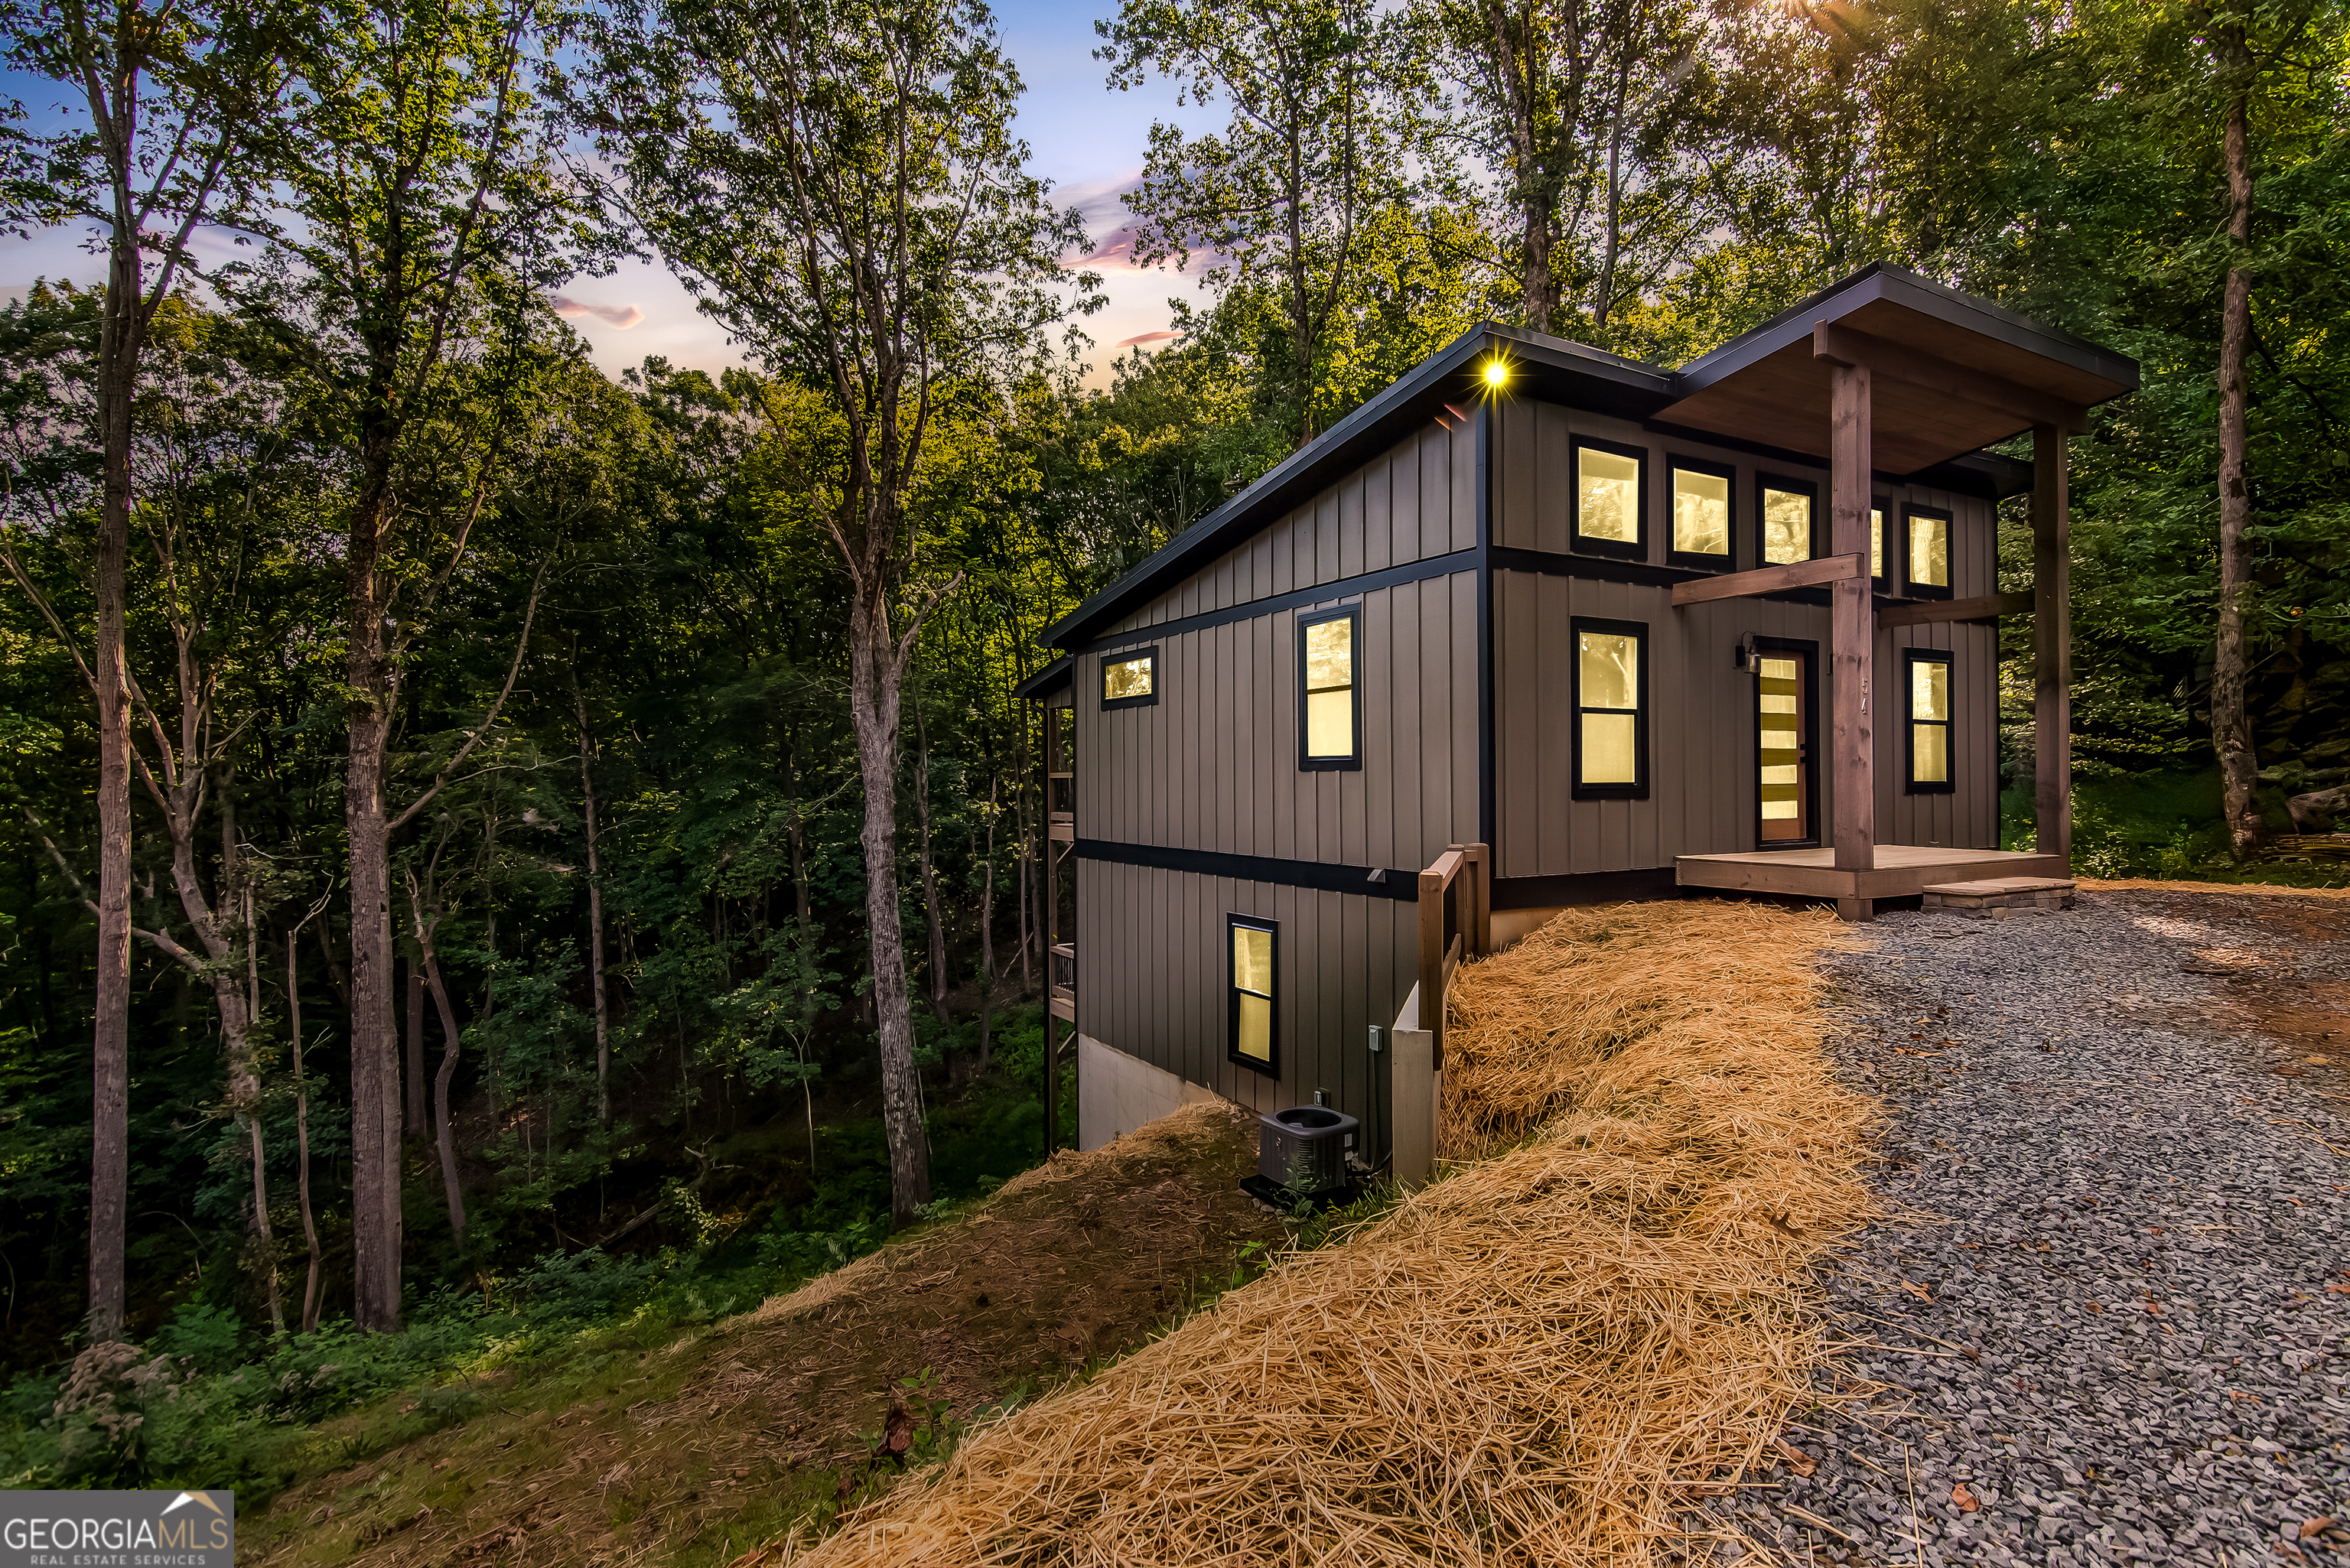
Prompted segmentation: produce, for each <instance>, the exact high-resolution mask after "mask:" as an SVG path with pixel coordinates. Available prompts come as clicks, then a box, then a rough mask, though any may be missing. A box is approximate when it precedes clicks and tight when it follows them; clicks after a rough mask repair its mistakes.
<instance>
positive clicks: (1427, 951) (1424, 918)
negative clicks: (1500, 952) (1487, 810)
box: [1419, 844, 1493, 1072]
mask: <svg viewBox="0 0 2350 1568" xmlns="http://www.w3.org/2000/svg"><path fill="white" fill-rule="evenodd" d="M1492 868H1493V851H1492V848H1491V847H1490V846H1486V845H1482V844H1455V845H1453V846H1451V847H1450V848H1448V849H1446V850H1445V852H1444V853H1443V854H1441V855H1440V856H1438V857H1436V859H1435V860H1434V861H1433V862H1432V863H1431V864H1430V866H1429V867H1428V869H1427V870H1425V871H1422V872H1421V873H1420V874H1419V1026H1420V1027H1421V1028H1422V1029H1425V1030H1427V1031H1429V1032H1430V1033H1432V1034H1433V1035H1435V1037H1436V1040H1435V1045H1436V1062H1435V1066H1436V1070H1437V1071H1439V1072H1441V1071H1442V1070H1443V1068H1444V1002H1445V994H1446V992H1447V991H1448V989H1449V988H1450V987H1451V983H1452V971H1454V970H1456V969H1458V968H1460V967H1461V960H1462V959H1463V958H1471V957H1476V956H1478V955H1481V954H1483V953H1489V952H1492V950H1493V877H1492Z"/></svg>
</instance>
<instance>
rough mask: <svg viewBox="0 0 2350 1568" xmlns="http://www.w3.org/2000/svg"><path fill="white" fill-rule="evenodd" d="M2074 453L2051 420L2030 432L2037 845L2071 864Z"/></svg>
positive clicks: (2034, 821) (2034, 774)
mask: <svg viewBox="0 0 2350 1568" xmlns="http://www.w3.org/2000/svg"><path fill="white" fill-rule="evenodd" d="M2071 461H2072V460H2071V456H2070V454H2069V453H2068V452H2066V450H2065V443H2064V431H2063V430H2062V429H2060V428H2058V427H2057V426H2055V425H2053V424H2043V425H2038V426H2035V427H2033V431H2032V597H2033V606H2032V733H2033V825H2034V827H2035V830H2036V832H2037V836H2038V842H2037V845H2036V847H2037V848H2038V849H2039V851H2040V852H2041V853H2042V854H2043V855H2061V856H2063V857H2064V864H2066V865H2067V866H2069V865H2071V864H2072V863H2073V601H2072V571H2073V545H2072V538H2073V522H2072V515H2071V507H2070V502H2069V498H2068V496H2067V495H2066V490H2067V488H2068V481H2069V479H2070V474H2069V473H2068V472H2067V470H2068V466H2069V464H2070V462H2071Z"/></svg>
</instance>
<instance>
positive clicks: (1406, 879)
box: [1076, 838, 1419, 904]
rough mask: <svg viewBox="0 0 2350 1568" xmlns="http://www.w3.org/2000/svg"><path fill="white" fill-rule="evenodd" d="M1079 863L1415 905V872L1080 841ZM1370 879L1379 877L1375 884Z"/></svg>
mask: <svg viewBox="0 0 2350 1568" xmlns="http://www.w3.org/2000/svg"><path fill="white" fill-rule="evenodd" d="M1076 855H1077V858H1078V859H1080V860H1098V861H1101V862H1102V863H1103V864H1105V865H1108V866H1145V867H1150V868H1151V869H1153V870H1158V871H1189V872H1191V873H1192V874H1193V875H1194V876H1199V877H1231V878H1232V880H1233V881H1235V882H1265V883H1270V884H1272V885H1273V886H1274V887H1278V888H1307V889H1310V890H1312V891H1314V892H1318V893H1353V894H1357V895H1358V896H1360V897H1362V898H1391V899H1393V900H1395V901H1396V902H1397V903H1399V904H1416V903H1418V902H1419V873H1418V872H1417V871H1398V870H1393V869H1382V868H1379V867H1370V866H1333V865H1331V864H1329V863H1328V862H1326V861H1322V860H1276V859H1274V858H1273V857H1270V856H1264V855H1225V854H1222V853H1221V852H1219V851H1216V850H1212V849H1178V848H1175V847H1174V846H1171V845H1164V844H1118V843H1114V842H1112V841H1110V840H1108V839H1104V838H1080V839H1078V840H1077V842H1076ZM1372 877H1379V878H1381V879H1380V880H1378V881H1377V882H1374V881H1372V880H1371V878H1372Z"/></svg>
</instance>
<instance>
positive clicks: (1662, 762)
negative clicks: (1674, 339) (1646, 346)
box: [1493, 401, 1999, 877]
mask: <svg viewBox="0 0 2350 1568" xmlns="http://www.w3.org/2000/svg"><path fill="white" fill-rule="evenodd" d="M1494 425H1495V431H1494V447H1495V452H1496V456H1495V472H1496V480H1495V484H1494V498H1493V499H1494V520H1493V538H1494V543H1495V544H1496V545H1501V546H1503V547H1504V548H1515V549H1522V550H1537V551H1541V552H1544V554H1546V555H1549V556H1566V555H1568V554H1569V553H1570V550H1571V545H1572V527H1573V516H1574V511H1573V507H1574V494H1573V491H1572V488H1571V480H1570V472H1571V470H1570V465H1569V457H1570V452H1571V449H1572V446H1573V443H1574V441H1575V440H1576V439H1578V438H1582V437H1593V438H1597V439H1600V440H1604V441H1610V442H1613V443H1617V444H1618V445H1630V446H1636V447H1639V448H1642V449H1644V450H1646V451H1647V452H1648V466H1647V472H1646V482H1647V488H1648V554H1647V557H1646V563H1647V564H1648V565H1652V566H1661V565H1663V564H1664V563H1665V561H1666V552H1667V549H1668V546H1669V528H1670V525H1671V515H1672V509H1671V491H1670V484H1671V475H1670V459H1672V458H1674V457H1680V458H1690V459H1698V460H1702V461H1705V462H1711V463H1716V464H1720V465H1723V466H1727V467H1731V468H1734V469H1735V470H1736V472H1737V478H1736V482H1735V483H1734V485H1733V488H1732V529H1731V539H1732V549H1733V560H1734V565H1735V566H1736V568H1738V569H1741V570H1744V569H1750V568H1752V567H1753V566H1756V565H1757V564H1758V563H1757V561H1756V560H1755V558H1754V514H1755V507H1756V504H1757V501H1756V495H1757V492H1756V485H1757V483H1759V477H1760V475H1762V474H1764V473H1768V474H1771V475H1773V477H1777V478H1784V479H1794V480H1809V481H1811V482H1812V483H1814V484H1815V485H1816V486H1817V490H1818V493H1819V496H1820V498H1821V500H1820V503H1819V506H1818V510H1817V511H1816V512H1815V514H1814V516H1815V527H1817V528H1818V529H1820V530H1823V531H1825V528H1826V526H1827V519H1826V502H1825V497H1826V495H1827V491H1828V473H1827V471H1826V470H1825V469H1823V468H1818V467H1814V466H1812V465H1808V464H1804V463H1799V462H1774V461H1772V460H1769V459H1757V458H1755V457H1753V456H1752V455H1750V454H1745V453H1741V452H1733V451H1730V450H1727V449H1723V448H1718V447H1713V446H1710V445H1708V444H1706V443H1704V442H1702V441H1692V440H1683V439H1679V438H1677V437H1668V436H1665V435H1661V434H1659V433H1657V432H1654V431H1648V430H1647V429H1645V428H1644V427H1643V426H1641V425H1639V424H1638V423H1636V422H1633V421H1627V420H1621V419H1613V418H1609V417H1607V416H1605V415H1598V414H1587V413H1584V412H1582V411H1580V410H1571V409H1565V408H1562V407H1560V406H1559V405H1556V404H1552V403H1537V402H1529V401H1520V402H1513V403H1506V404H1503V405H1502V406H1501V410H1500V414H1499V417H1498V418H1496V420H1495V421H1494ZM1876 493H1877V496H1878V497H1879V498H1881V499H1882V500H1884V501H1886V502H1887V503H1888V504H1890V507H1891V509H1892V511H1893V513H1894V516H1893V517H1892V518H1891V519H1890V520H1889V523H1890V524H1891V526H1890V529H1889V531H1890V532H1891V533H1892V534H1893V535H1895V536H1894V537H1892V538H1890V539H1888V541H1887V545H1888V548H1889V549H1891V550H1894V551H1898V550H1899V549H1900V548H1901V547H1902V543H1901V540H1900V538H1899V537H1898V535H1899V509H1900V508H1901V507H1903V506H1905V505H1910V506H1928V507H1934V508H1937V509H1939V510H1942V511H1946V512H1949V513H1950V514H1951V516H1952V518H1953V524H1952V528H1951V552H1952V559H1951V591H1952V593H1953V594H1954V595H1955V596H1957V597H1968V596H1970V595H1974V594H1987V593H1991V592H1992V591H1994V588H1995V587H1996V582H1995V577H1996V560H1995V551H1996V540H1995V535H1994V525H1993V517H1992V511H1991V504H1990V503H1989V502H1986V501H1982V500H1980V499H1977V498H1975V497H1972V496H1966V495H1960V494H1955V493H1950V492H1946V491H1941V490H1936V489H1929V488H1925V487H1920V486H1912V485H1889V484H1879V485H1877V487H1876ZM1823 548H1825V540H1824V539H1823ZM1554 564H1555V566H1558V567H1559V568H1560V570H1559V571H1557V572H1542V573H1534V572H1518V571H1511V570H1506V569H1502V570H1496V571H1495V572H1494V574H1493V729H1494V736H1493V768H1494V775H1495V776H1494V815H1495V822H1494V832H1493V836H1494V856H1495V867H1494V873H1495V875H1496V876H1498V877H1558V876H1578V875H1590V874H1595V873H1603V872H1616V871H1629V870H1646V869H1658V868H1662V867H1670V866H1671V865H1672V863H1673V857H1675V856H1676V855H1704V854H1721V853H1730V852H1736V851H1742V850H1748V849H1752V848H1754V847H1755V846H1756V841H1755V816H1754V812H1755V772H1754V768H1755V756H1754V711H1753V703H1754V684H1753V681H1752V679H1751V678H1750V677H1748V676H1746V675H1744V674H1742V673H1741V672H1740V671H1738V670H1736V669H1734V668H1733V665H1732V653H1733V651H1734V649H1736V647H1737V645H1738V643H1739V641H1740V639H1742V638H1743V637H1744V636H1745V635H1746V634H1748V633H1750V632H1751V633H1753V634H1755V635H1757V636H1761V637H1776V638H1784V639H1790V640H1794V641H1801V642H1814V643H1816V644H1818V647H1819V657H1818V658H1817V659H1814V670H1813V680H1814V691H1815V693H1816V695H1817V698H1818V701H1817V702H1816V703H1815V711H1814V715H1813V726H1814V727H1813V734H1814V747H1815V750H1814V758H1815V762H1817V763H1820V764H1822V765H1819V766H1817V767H1816V768H1815V772H1816V773H1817V774H1818V775H1819V777H1818V780H1817V789H1818V793H1817V795H1816V797H1815V799H1816V816H1815V823H1816V824H1825V823H1827V822H1829V821H1831V820H1833V818H1832V815H1831V813H1832V810H1833V797H1832V794H1831V793H1830V789H1829V784H1828V779H1827V777H1826V774H1827V772H1828V770H1827V769H1826V768H1825V765H1824V763H1825V739H1826V715H1825V696H1826V690H1827V683H1826V674H1825V656H1826V652H1827V640H1828V611H1827V608H1826V607H1825V605H1808V604H1803V603H1799V602H1794V601H1793V600H1788V599H1773V598H1746V599H1723V600H1715V601H1713V602H1711V603H1707V604H1701V605H1693V606H1690V607H1686V608H1682V609H1675V608H1673V607H1672V604H1671V590H1670V589H1669V587H1662V586H1650V585H1647V584H1636V583H1625V582H1617V581H1610V580H1607V578H1606V577H1605V576H1601V575H1596V574H1604V573H1606V572H1607V570H1608V568H1609V566H1611V565H1612V563H1611V562H1603V561H1597V560H1592V561H1590V562H1589V566H1588V568H1587V569H1588V570H1590V571H1591V572H1592V573H1594V574H1595V575H1594V576H1567V575H1563V574H1564V573H1565V572H1571V571H1574V570H1575V569H1576V568H1575V566H1574V565H1572V564H1571V563H1568V562H1566V561H1564V560H1560V561H1556V562H1555V563H1554ZM1890 569H1892V570H1893V571H1894V572H1895V575H1896V576H1897V578H1898V566H1893V567H1891V568H1890ZM1578 617H1586V618H1596V619H1606V620H1619V621H1634V622H1639V623H1643V624H1645V625H1646V626H1647V627H1648V659H1649V669H1648V682H1649V690H1648V701H1649V710H1648V711H1649V726H1648V744H1649V754H1648V777H1649V790H1648V797H1647V798H1646V799H1638V800H1622V799H1611V800H1576V799H1575V798H1574V797H1573V794H1572V790H1571V787H1570V781H1571V777H1572V767H1573V755H1572V750H1571V748H1572V742H1573V735H1574V714H1573V710H1572V707H1571V703H1572V688H1571V685H1570V678H1571V670H1572V664H1571V660H1572V659H1573V656H1574V636H1573V629H1572V625H1573V621H1574V619H1575V618H1578ZM1905 648H1921V649H1922V648H1934V649H1950V650H1952V651H1953V652H1954V653H1955V654H1956V656H1957V658H1956V666H1955V678H1954V680H1953V692H1952V695H1953V700H1954V711H1953V720H1954V722H1953V728H1952V736H1951V741H1952V746H1953V753H1952V754H1953V758H1954V761H1955V763H1956V764H1957V768H1958V784H1959V787H1958V788H1957V789H1956V790H1955V791H1953V792H1951V793H1950V794H1908V793H1907V791H1906V790H1905V789H1904V788H1903V782H1902V781H1903V777H1904V774H1903V771H1902V770H1903V768H1904V766H1905V763H1906V756H1907V752H1906V749H1905V732H1904V727H1903V720H1904V717H1905V715H1906V713H1907V709H1906V706H1904V704H1905V702H1906V693H1905V692H1903V691H1901V690H1900V681H1901V679H1902V673H1903V671H1902V660H1901V657H1900V655H1901V649H1905ZM1997 659H1998V635H1997V633H1996V631H1995V630H1994V629H1993V628H1990V627H1986V626H1960V625H1953V624H1951V623H1949V622H1938V623H1929V624H1928V625H1924V626H1915V627H1904V628H1897V629H1895V630H1891V631H1885V632H1880V633H1878V635H1877V692H1878V693H1879V695H1878V698H1877V702H1876V703H1875V705H1874V716H1875V720H1876V724H1875V737H1876V751H1877V792H1876V793H1877V836H1878V841H1879V842H1881V843H1886V844H1940V845H1953V846H1965V847H1977V848H1996V847H1997V846H1998V835H1999V826H1998V799H1997V788H1998V784H1997V755H1998V743H1999V740H1998V722H1997V711H1996V709H1997ZM1823 839H1825V836H1824V835H1823Z"/></svg>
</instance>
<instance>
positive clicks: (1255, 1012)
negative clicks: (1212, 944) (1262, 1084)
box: [1224, 915, 1280, 1077]
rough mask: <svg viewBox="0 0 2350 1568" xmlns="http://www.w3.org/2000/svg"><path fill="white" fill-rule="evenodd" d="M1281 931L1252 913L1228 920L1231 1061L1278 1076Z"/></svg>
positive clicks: (1226, 931) (1226, 944) (1225, 921)
mask: <svg viewBox="0 0 2350 1568" xmlns="http://www.w3.org/2000/svg"><path fill="white" fill-rule="evenodd" d="M1279 929H1280V928H1278V927H1277V926H1275V925H1274V923H1273V922H1272V921H1271V920H1259V919H1253V918H1251V917H1249V916H1247V915H1227V916H1225V917H1224V948H1225V951H1226V953H1227V954H1228V955H1229V958H1230V962H1231V972H1230V974H1229V976H1228V977H1227V979H1228V981H1229V983H1228V986H1227V990H1228V992H1229V993H1230V1006H1229V1012H1230V1018H1229V1024H1230V1032H1231V1040H1232V1047H1231V1052H1230V1055H1231V1057H1232V1060H1233V1061H1235V1062H1238V1063H1239V1064H1241V1065H1242V1066H1243V1067H1253V1068H1255V1069H1256V1070H1257V1071H1258V1072H1260V1073H1263V1074H1266V1075H1270V1076H1274V1077H1279V1076H1280V1066H1279V1063H1280V1056H1279V1045H1280V1039H1279V1031H1278V1029H1277V1028H1276V1027H1275V1021H1274V1012H1273V1001H1274V997H1273V967H1274V949H1275V938H1276V936H1277V934H1278V932H1279Z"/></svg>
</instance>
